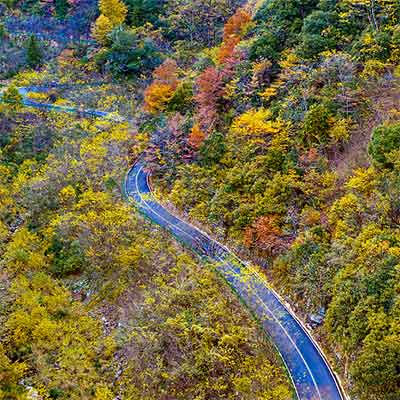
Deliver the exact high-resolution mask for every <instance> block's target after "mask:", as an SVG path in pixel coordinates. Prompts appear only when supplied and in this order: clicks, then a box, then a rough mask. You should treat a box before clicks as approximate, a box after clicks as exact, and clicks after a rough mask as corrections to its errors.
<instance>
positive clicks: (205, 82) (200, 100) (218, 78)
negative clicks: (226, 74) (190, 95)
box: [196, 67, 224, 131]
mask: <svg viewBox="0 0 400 400" xmlns="http://www.w3.org/2000/svg"><path fill="white" fill-rule="evenodd" d="M196 83H197V89H198V92H197V95H196V103H197V106H198V118H199V121H201V128H202V129H205V130H206V131H208V130H209V129H211V128H212V127H213V125H214V124H215V122H216V119H217V116H218V104H219V101H220V99H221V98H222V96H223V93H224V87H223V81H222V75H221V73H220V72H219V71H218V70H217V69H216V68H215V67H208V68H207V69H206V70H204V71H203V72H202V73H201V75H200V76H199V77H198V78H197V81H196Z"/></svg>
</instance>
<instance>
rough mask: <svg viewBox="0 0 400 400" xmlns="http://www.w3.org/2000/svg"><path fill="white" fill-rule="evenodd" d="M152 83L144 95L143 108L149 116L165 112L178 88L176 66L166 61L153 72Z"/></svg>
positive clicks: (173, 62) (171, 61)
mask: <svg viewBox="0 0 400 400" xmlns="http://www.w3.org/2000/svg"><path fill="white" fill-rule="evenodd" d="M153 78H154V80H153V82H152V83H151V85H150V86H148V87H147V89H146V91H145V93H144V108H145V110H146V111H148V112H149V113H151V114H156V113H158V112H162V111H165V109H166V107H167V106H168V103H169V102H170V101H171V99H172V97H173V95H174V92H175V90H176V88H177V86H178V83H179V80H178V66H177V64H176V62H175V61H174V60H171V59H167V60H165V61H164V63H163V64H161V65H160V66H159V67H158V68H156V69H155V70H154V72H153Z"/></svg>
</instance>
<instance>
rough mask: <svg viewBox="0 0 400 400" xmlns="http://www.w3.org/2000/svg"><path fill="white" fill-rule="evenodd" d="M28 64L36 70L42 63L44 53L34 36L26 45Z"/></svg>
mask: <svg viewBox="0 0 400 400" xmlns="http://www.w3.org/2000/svg"><path fill="white" fill-rule="evenodd" d="M26 63H27V64H28V66H30V67H31V68H36V67H38V66H39V65H40V64H41V63H42V51H41V49H40V47H39V43H38V41H37V39H36V37H35V36H34V35H31V36H30V38H29V39H28V41H27V44H26Z"/></svg>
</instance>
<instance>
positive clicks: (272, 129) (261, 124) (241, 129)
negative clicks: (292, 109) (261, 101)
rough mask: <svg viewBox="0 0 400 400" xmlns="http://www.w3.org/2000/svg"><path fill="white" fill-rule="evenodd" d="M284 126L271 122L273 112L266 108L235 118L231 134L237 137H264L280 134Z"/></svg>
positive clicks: (253, 110) (251, 110) (252, 110)
mask: <svg viewBox="0 0 400 400" xmlns="http://www.w3.org/2000/svg"><path fill="white" fill-rule="evenodd" d="M282 128H283V124H282V123H281V122H279V121H273V120H271V112H270V111H269V110H267V109H265V108H258V109H254V108H252V109H250V110H248V111H246V112H245V113H243V114H242V115H240V116H239V117H237V118H235V120H234V121H233V123H232V126H231V132H232V133H233V134H234V135H235V136H239V137H241V136H264V135H274V134H276V133H279V132H280V131H281V130H282Z"/></svg>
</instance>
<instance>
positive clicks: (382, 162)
mask: <svg viewBox="0 0 400 400" xmlns="http://www.w3.org/2000/svg"><path fill="white" fill-rule="evenodd" d="M398 149H400V123H397V124H394V125H389V126H387V125H386V126H385V125H382V126H379V127H378V128H376V129H374V131H373V133H372V138H371V142H370V144H369V147H368V153H369V155H370V156H371V157H372V159H373V161H374V162H375V163H376V164H377V165H379V166H381V167H384V168H392V167H393V164H392V162H391V161H390V157H389V156H390V153H392V152H393V151H394V150H398Z"/></svg>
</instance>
